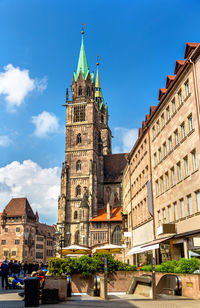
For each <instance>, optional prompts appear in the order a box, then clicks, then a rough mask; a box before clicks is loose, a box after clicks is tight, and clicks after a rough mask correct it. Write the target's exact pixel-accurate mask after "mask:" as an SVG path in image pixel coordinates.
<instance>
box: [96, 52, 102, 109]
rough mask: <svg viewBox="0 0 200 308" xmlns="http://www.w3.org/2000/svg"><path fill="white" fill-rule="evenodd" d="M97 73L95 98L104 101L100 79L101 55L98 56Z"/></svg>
mask: <svg viewBox="0 0 200 308" xmlns="http://www.w3.org/2000/svg"><path fill="white" fill-rule="evenodd" d="M96 65H97V75H96V81H95V98H96V101H98V102H99V103H100V102H102V101H103V97H102V92H101V85H100V80H99V56H97V63H96Z"/></svg>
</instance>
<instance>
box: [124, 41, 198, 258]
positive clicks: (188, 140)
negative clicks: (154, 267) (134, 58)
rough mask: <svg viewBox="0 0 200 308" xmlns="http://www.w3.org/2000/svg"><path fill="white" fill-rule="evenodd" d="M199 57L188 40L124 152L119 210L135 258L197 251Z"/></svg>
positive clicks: (173, 256) (185, 254)
mask: <svg viewBox="0 0 200 308" xmlns="http://www.w3.org/2000/svg"><path fill="white" fill-rule="evenodd" d="M199 56H200V45H199V44H195V43H187V44H186V49H185V56H184V57H185V60H177V61H176V64H175V70H174V75H172V76H171V75H169V76H167V79H166V87H165V88H164V89H160V90H159V103H158V105H157V106H154V107H151V108H150V113H149V115H147V116H146V118H145V121H144V122H143V125H142V128H141V129H140V130H139V137H138V140H137V142H136V144H135V145H134V147H133V149H132V151H131V153H130V154H129V157H128V164H127V167H126V170H125V172H124V177H123V212H124V213H125V214H127V217H128V218H127V219H126V216H124V217H125V218H124V220H125V221H126V220H127V222H128V223H126V227H127V229H126V232H127V231H128V232H130V234H129V233H128V234H127V233H126V234H125V235H128V236H130V239H129V237H128V238H127V237H126V241H127V242H128V243H129V245H127V259H129V258H130V257H131V262H134V263H135V262H136V261H137V263H138V260H139V262H140V261H142V262H143V261H144V262H145V263H150V259H149V258H148V254H150V255H151V253H152V255H153V254H155V257H156V261H157V263H159V262H163V261H166V260H169V259H179V258H180V257H190V256H192V255H194V254H195V253H197V254H198V253H199V252H200V227H199V226H200V174H199V166H200V161H199V159H200V147H199V145H200V143H199V141H200V140H199V138H200V130H199V127H200V125H199V100H200V97H199V93H200V92H199V91H200V89H199V82H200V59H199ZM145 141H146V145H147V146H146V151H144V150H143V151H142V149H144V142H145ZM142 153H143V154H142ZM127 191H129V193H127ZM130 200H131V201H132V202H130ZM131 215H132V216H131ZM130 216H131V220H130ZM131 221H132V222H131ZM147 226H148V227H147ZM150 238H151V239H150ZM136 255H137V257H138V258H135V257H134V256H136ZM142 256H143V257H142ZM144 256H145V258H144Z"/></svg>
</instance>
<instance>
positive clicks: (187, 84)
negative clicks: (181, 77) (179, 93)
mask: <svg viewBox="0 0 200 308" xmlns="http://www.w3.org/2000/svg"><path fill="white" fill-rule="evenodd" d="M189 94H190V89H189V80H187V81H186V83H185V95H186V97H188V95H189Z"/></svg>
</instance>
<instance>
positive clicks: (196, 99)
mask: <svg viewBox="0 0 200 308" xmlns="http://www.w3.org/2000/svg"><path fill="white" fill-rule="evenodd" d="M188 63H190V64H192V75H193V81H194V96H195V103H196V109H197V115H198V116H197V119H198V121H197V122H198V128H199V136H200V110H199V93H198V87H197V75H196V68H195V63H194V62H193V61H192V60H191V59H188Z"/></svg>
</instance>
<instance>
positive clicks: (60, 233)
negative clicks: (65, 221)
mask: <svg viewBox="0 0 200 308" xmlns="http://www.w3.org/2000/svg"><path fill="white" fill-rule="evenodd" d="M64 228H65V227H64V225H60V226H59V231H56V232H55V235H56V236H57V238H58V244H59V246H60V248H61V254H60V255H61V258H62V249H63V243H64V245H65V237H64V236H63V230H64Z"/></svg>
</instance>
